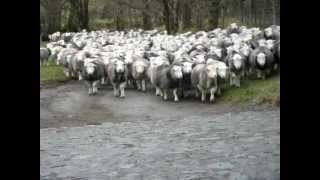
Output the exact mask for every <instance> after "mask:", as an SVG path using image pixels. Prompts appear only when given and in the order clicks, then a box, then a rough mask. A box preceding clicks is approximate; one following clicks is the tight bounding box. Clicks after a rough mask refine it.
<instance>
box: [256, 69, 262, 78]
mask: <svg viewBox="0 0 320 180" xmlns="http://www.w3.org/2000/svg"><path fill="white" fill-rule="evenodd" d="M261 77H262V75H261V71H260V70H258V71H257V78H258V79H261Z"/></svg>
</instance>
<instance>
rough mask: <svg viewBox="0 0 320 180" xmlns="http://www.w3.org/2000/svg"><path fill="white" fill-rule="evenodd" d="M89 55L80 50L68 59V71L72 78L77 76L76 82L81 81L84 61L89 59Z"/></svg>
mask: <svg viewBox="0 0 320 180" xmlns="http://www.w3.org/2000/svg"><path fill="white" fill-rule="evenodd" d="M89 57H90V54H89V52H87V51H84V50H81V51H78V52H76V53H74V54H72V55H71V57H70V58H71V59H70V63H69V66H70V71H71V72H72V75H71V76H73V77H76V76H78V80H82V79H83V77H82V70H83V67H84V61H85V59H86V58H89Z"/></svg>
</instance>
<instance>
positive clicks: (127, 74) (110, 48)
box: [40, 23, 280, 102]
mask: <svg viewBox="0 0 320 180" xmlns="http://www.w3.org/2000/svg"><path fill="white" fill-rule="evenodd" d="M49 38H50V42H49V43H48V44H47V45H46V47H45V48H40V64H46V63H47V62H48V59H52V60H54V61H55V62H56V63H57V64H58V65H62V66H63V67H64V73H65V75H66V76H67V77H70V78H76V79H79V80H83V81H84V82H85V83H86V85H87V87H88V88H89V91H88V93H89V95H93V94H96V93H97V92H98V87H99V86H100V85H102V84H111V85H112V86H113V89H114V96H116V97H122V98H123V97H125V88H126V87H127V86H133V87H134V88H136V89H137V90H139V91H146V83H147V82H150V83H151V85H152V86H153V87H154V88H155V89H156V95H157V96H162V98H163V99H164V100H167V99H168V98H169V94H171V93H172V94H173V98H174V101H179V98H181V97H184V96H185V92H186V91H188V90H193V89H195V90H196V91H195V92H196V93H195V96H196V97H199V96H200V95H201V101H203V102H204V101H206V95H207V94H210V98H209V99H210V102H214V99H215V96H216V95H221V93H222V90H223V89H224V88H225V87H226V85H231V86H235V87H240V81H241V80H242V79H243V78H247V77H248V76H255V77H256V78H261V79H265V78H266V77H268V76H269V75H271V74H273V73H276V72H278V71H279V69H280V26H275V25H272V26H270V27H268V28H265V29H262V30H260V28H256V27H254V28H247V27H246V26H240V27H239V26H238V25H237V24H236V23H233V24H230V25H229V26H228V27H227V28H226V29H220V28H217V29H214V30H212V31H208V32H205V31H199V32H196V33H192V32H187V33H182V34H176V35H168V34H167V33H166V31H163V32H159V31H157V30H151V31H143V30H136V31H133V30H130V31H91V32H87V31H86V30H83V31H82V32H77V33H70V32H67V33H60V32H56V33H54V34H52V35H50V36H49ZM178 91H179V93H178ZM178 94H179V95H178Z"/></svg>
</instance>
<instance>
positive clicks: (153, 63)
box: [147, 56, 170, 96]
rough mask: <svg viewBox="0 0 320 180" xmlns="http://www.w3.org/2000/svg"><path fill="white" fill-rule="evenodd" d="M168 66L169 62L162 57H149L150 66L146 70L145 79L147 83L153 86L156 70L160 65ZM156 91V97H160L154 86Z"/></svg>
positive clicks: (160, 94) (157, 89)
mask: <svg viewBox="0 0 320 180" xmlns="http://www.w3.org/2000/svg"><path fill="white" fill-rule="evenodd" d="M164 64H166V65H170V63H169V60H168V59H167V58H166V57H164V56H157V57H151V58H150V65H149V68H148V70H147V77H148V80H149V82H150V83H151V84H152V85H154V84H155V79H156V78H155V76H156V68H157V67H158V66H160V65H164ZM154 87H155V89H156V96H162V93H161V91H160V89H159V88H158V87H156V86H154Z"/></svg>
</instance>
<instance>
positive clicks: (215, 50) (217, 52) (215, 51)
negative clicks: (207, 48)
mask: <svg viewBox="0 0 320 180" xmlns="http://www.w3.org/2000/svg"><path fill="white" fill-rule="evenodd" d="M212 52H213V53H214V54H215V55H217V56H218V57H219V58H221V57H222V49H219V48H212Z"/></svg>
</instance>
